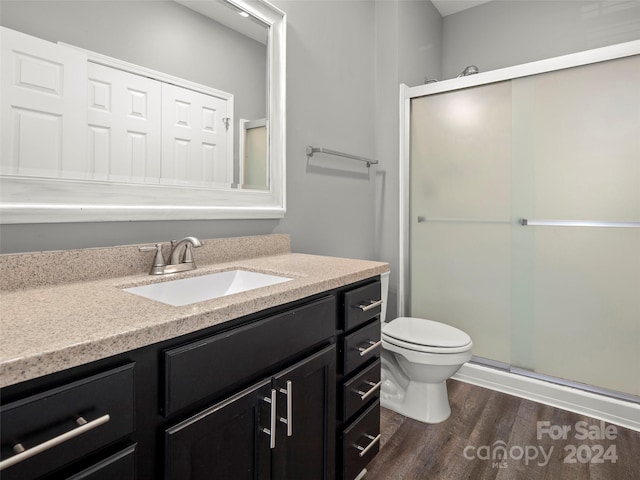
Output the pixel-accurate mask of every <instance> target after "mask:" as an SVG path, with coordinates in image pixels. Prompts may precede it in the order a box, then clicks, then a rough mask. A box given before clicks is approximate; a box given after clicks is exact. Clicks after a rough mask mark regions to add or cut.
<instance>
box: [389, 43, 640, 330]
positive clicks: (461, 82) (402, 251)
mask: <svg viewBox="0 0 640 480" xmlns="http://www.w3.org/2000/svg"><path fill="white" fill-rule="evenodd" d="M633 55H640V40H634V41H631V42H625V43H620V44H616V45H611V46H608V47H601V48H596V49H592V50H585V51H583V52H578V53H572V54H569V55H562V56H559V57H553V58H548V59H545V60H539V61H536V62H530V63H524V64H522V65H516V66H513V67H507V68H501V69H498V70H491V71H488V72H482V73H478V74H475V75H469V76H466V77H460V78H453V79H450V80H443V81H440V82H435V83H429V84H426V85H419V86H417V87H409V86H407V85H405V84H401V85H400V112H399V113H400V122H399V125H400V135H399V138H400V142H399V143H400V145H399V147H400V148H399V159H400V175H399V179H400V182H399V194H400V202H399V223H400V241H399V259H400V265H399V272H398V273H399V278H398V298H399V301H398V316H399V317H402V316H405V315H406V312H407V306H408V305H409V301H410V298H409V288H408V286H409V273H410V270H409V269H410V263H409V262H410V258H409V253H410V246H409V236H410V232H409V228H410V225H411V221H410V218H409V213H410V190H409V188H410V178H409V175H410V168H411V144H410V141H411V138H410V132H411V128H410V127H411V100H412V99H414V98H418V97H424V96H428V95H433V94H436V93H443V92H451V91H454V90H461V89H464V88H469V87H476V86H479V85H487V84H490V83H496V82H502V81H506V80H513V79H516V78H521V77H527V76H530V75H537V74H541V73H548V72H553V71H557V70H563V69H567V68H573V67H579V66H582V65H589V64H592V63H599V62H605V61H607V60H614V59H617V58H624V57H630V56H633Z"/></svg>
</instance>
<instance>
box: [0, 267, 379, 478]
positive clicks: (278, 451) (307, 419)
mask: <svg viewBox="0 0 640 480" xmlns="http://www.w3.org/2000/svg"><path fill="white" fill-rule="evenodd" d="M376 280H377V279H375V278H374V279H370V280H367V281H363V282H358V283H357V284H354V285H352V286H349V287H344V288H342V289H337V290H334V291H330V292H327V293H325V294H321V295H315V296H313V297H310V298H308V299H304V300H300V301H297V302H293V303H291V304H288V305H284V306H282V307H278V308H273V309H270V310H268V311H264V312H261V313H258V314H253V315H250V316H248V317H243V318H241V319H237V320H233V321H230V322H227V323H226V324H222V325H218V326H215V327H210V328H208V329H205V330H202V331H199V332H194V333H192V334H189V335H185V336H183V337H179V338H175V339H172V340H168V341H166V342H162V343H160V344H155V345H150V346H148V347H144V348H141V349H138V350H134V351H131V352H127V353H123V354H120V355H117V356H114V357H110V358H107V359H103V360H99V361H97V362H93V363H91V364H87V365H82V366H80V367H75V368H72V369H69V370H66V371H63V372H58V373H55V374H52V375H48V376H46V377H40V378H37V379H34V380H30V381H28V382H24V383H21V384H17V385H12V386H10V387H6V388H5V389H3V390H2V392H1V393H2V398H1V406H0V416H1V418H0V422H2V430H1V431H0V434H1V441H2V457H1V460H2V462H6V461H7V460H8V459H11V458H13V457H14V456H15V455H16V453H15V452H16V451H19V450H20V449H21V448H24V449H25V450H29V449H32V448H33V447H38V445H42V444H45V445H46V444H47V442H49V441H50V440H51V439H58V440H61V441H60V442H59V444H57V445H56V446H53V447H52V448H46V449H43V450H42V452H40V453H37V454H36V455H34V456H33V457H32V458H29V459H27V460H24V461H22V462H18V463H16V464H15V465H10V466H7V464H6V463H3V469H2V471H1V472H0V478H2V479H3V480H10V479H20V480H30V479H34V480H35V479H49V480H52V479H73V480H80V479H87V480H103V479H105V480H106V479H118V480H136V479H137V480H161V479H165V480H200V479H211V478H215V479H220V480H225V479H229V480H241V479H251V480H256V479H274V480H297V479H304V480H315V479H317V480H333V479H336V478H345V479H346V478H349V479H351V478H353V476H352V472H355V470H357V469H358V468H360V465H366V463H363V462H368V461H369V459H370V457H371V456H372V455H375V452H376V451H377V444H376V442H373V443H371V440H370V439H369V443H370V444H371V446H368V444H367V443H366V442H367V439H368V437H367V435H369V436H371V435H373V436H374V437H373V438H375V435H377V434H378V433H379V410H376V408H377V405H378V402H377V398H378V394H377V391H376V388H377V387H374V386H372V385H371V384H372V383H373V385H375V384H376V382H379V376H380V373H379V361H378V360H377V359H378V357H379V354H378V353H377V346H375V345H372V342H373V343H374V344H375V342H376V338H379V320H378V318H379V317H378V315H379V311H380V307H379V306H377V307H375V306H374V307H372V308H368V309H367V310H366V315H360V319H359V320H357V321H355V320H354V319H353V318H352V317H351V315H350V314H349V312H348V311H347V310H345V308H347V307H345V304H344V299H345V298H349V297H350V296H351V297H353V295H349V294H350V293H352V292H353V291H356V292H357V291H358V289H360V288H362V287H365V292H364V293H362V294H361V295H364V296H365V297H366V298H364V299H360V296H361V295H360V294H359V295H356V297H357V298H356V297H354V298H356V300H358V301H359V305H364V306H365V308H366V306H367V305H370V304H371V300H372V299H373V296H376V295H377V298H379V282H377V281H376ZM372 285H373V287H372ZM348 293H349V294H348ZM369 297H371V298H369ZM360 300H361V301H360ZM354 301H355V300H354ZM357 310H358V311H359V312H361V310H362V309H361V308H360V307H357ZM365 317H366V318H365ZM347 319H350V321H351V323H347ZM354 322H355V324H354ZM376 328H377V336H378V337H376ZM365 334H366V335H365ZM345 349H347V350H348V351H351V350H354V351H355V352H356V354H357V355H356V356H357V358H355V357H354V359H351V356H350V353H348V351H347V350H345ZM362 352H365V353H362ZM365 390H366V391H365ZM79 417H82V420H78V419H79ZM87 424H88V425H89V427H86V425H87ZM77 429H80V430H79V433H78V430H77ZM69 431H72V432H76V433H77V434H75V433H74V434H72V435H71V437H70V438H67V437H68V435H66V433H67V432H69ZM16 444H20V447H16ZM352 444H353V445H352ZM358 447H362V449H365V448H366V449H367V450H366V452H365V455H360V453H362V450H358ZM38 448H41V447H38ZM351 450H354V451H355V455H356V456H357V457H358V461H356V462H355V463H354V462H353V461H351V460H350V456H351V455H352V453H351ZM362 468H364V467H362ZM362 468H360V470H358V473H359V472H360V471H361V470H362Z"/></svg>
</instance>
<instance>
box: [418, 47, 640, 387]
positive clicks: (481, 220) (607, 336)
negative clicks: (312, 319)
mask: <svg viewBox="0 0 640 480" xmlns="http://www.w3.org/2000/svg"><path fill="white" fill-rule="evenodd" d="M410 125H411V132H410V139H411V140H410V145H411V147H410V148H411V152H410V155H411V162H410V164H411V167H410V168H411V171H410V179H411V180H410V189H411V192H410V215H411V222H410V240H409V241H410V253H409V255H410V298H409V314H410V315H413V316H416V317H422V318H429V319H432V320H436V321H440V322H443V323H446V324H449V325H453V326H455V327H458V328H460V329H462V330H464V331H466V332H467V333H468V334H469V335H470V336H471V338H472V340H473V342H474V347H473V354H474V355H475V356H476V357H481V359H482V361H486V362H487V363H489V364H492V363H493V364H495V365H496V366H501V367H504V368H511V369H512V370H519V371H526V372H527V373H532V374H534V375H541V376H545V377H555V378H558V379H564V380H566V381H568V382H569V383H581V384H586V385H591V386H594V387H596V388H597V389H606V390H611V391H617V392H621V393H622V394H628V395H635V396H640V375H638V368H639V366H640V228H637V227H638V226H640V134H639V133H638V132H640V56H638V55H636V56H631V57H627V58H621V59H617V60H610V61H606V62H599V63H595V64H592V65H586V66H581V67H574V68H567V69H563V70H557V71H554V72H548V73H543V74H539V75H531V76H528V77H523V78H517V79H514V80H510V81H504V82H499V83H493V84H485V85H481V86H477V87H472V88H466V89H462V90H455V91H450V92H445V93H437V94H432V95H428V96H423V97H417V98H413V99H412V100H411V122H410ZM523 219H527V220H528V226H524V225H522V220H523ZM576 222H582V224H581V225H582V226H576ZM585 222H587V223H588V224H589V226H586V225H585ZM589 222H591V223H589ZM603 222H604V223H603ZM626 227H636V228H626Z"/></svg>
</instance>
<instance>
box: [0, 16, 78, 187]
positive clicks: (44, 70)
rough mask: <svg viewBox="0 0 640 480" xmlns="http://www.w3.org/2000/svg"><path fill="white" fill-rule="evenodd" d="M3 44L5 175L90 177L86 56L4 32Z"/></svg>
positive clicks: (35, 39)
mask: <svg viewBox="0 0 640 480" xmlns="http://www.w3.org/2000/svg"><path fill="white" fill-rule="evenodd" d="M1 44H2V46H1V48H2V71H3V74H2V100H1V102H2V106H1V108H2V110H1V114H0V117H1V118H2V126H1V128H2V160H1V166H2V170H1V172H2V174H5V175H21V176H42V177H62V178H86V177H87V173H86V157H85V142H84V139H85V133H84V132H85V129H86V121H87V120H86V106H85V105H84V98H85V96H84V92H86V84H85V83H86V76H87V66H86V64H87V59H86V56H85V55H84V54H82V53H80V52H77V51H73V50H70V49H67V48H64V47H61V46H59V45H56V44H53V43H50V42H46V41H44V40H40V39H38V38H35V37H31V36H29V35H24V34H22V33H19V32H16V31H13V30H9V29H6V28H2V41H1ZM63 127H64V128H63Z"/></svg>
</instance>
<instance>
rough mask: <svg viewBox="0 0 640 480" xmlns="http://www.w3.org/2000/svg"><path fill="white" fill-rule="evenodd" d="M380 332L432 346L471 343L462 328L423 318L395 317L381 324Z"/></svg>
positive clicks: (459, 345)
mask: <svg viewBox="0 0 640 480" xmlns="http://www.w3.org/2000/svg"><path fill="white" fill-rule="evenodd" d="M382 333H383V334H384V335H385V336H387V337H390V338H394V339H396V340H400V341H402V342H407V343H412V344H415V345H424V346H432V347H441V348H442V347H444V348H456V347H463V346H465V345H468V344H469V343H471V337H470V336H469V335H467V334H466V333H464V332H463V331H462V330H459V329H457V328H455V327H452V326H450V325H445V324H444V323H439V322H434V321H432V320H425V319H424V318H413V317H400V318H396V319H395V320H393V321H391V322H389V323H386V324H384V325H383V327H382Z"/></svg>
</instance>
